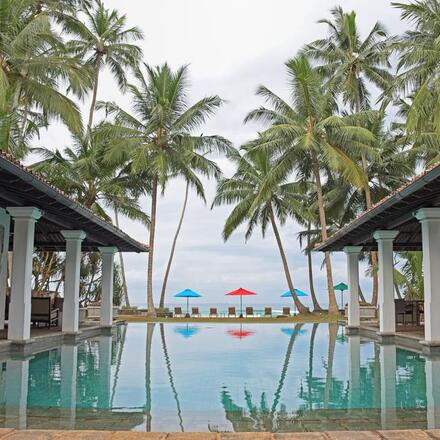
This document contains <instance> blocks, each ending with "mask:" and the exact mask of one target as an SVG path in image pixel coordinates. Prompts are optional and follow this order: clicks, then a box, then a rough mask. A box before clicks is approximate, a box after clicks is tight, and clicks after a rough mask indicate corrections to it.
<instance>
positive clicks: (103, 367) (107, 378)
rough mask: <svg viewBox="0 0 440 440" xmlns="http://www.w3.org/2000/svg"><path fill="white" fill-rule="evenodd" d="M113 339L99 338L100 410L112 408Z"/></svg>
mask: <svg viewBox="0 0 440 440" xmlns="http://www.w3.org/2000/svg"><path fill="white" fill-rule="evenodd" d="M111 367H112V337H111V336H104V335H102V336H100V337H99V382H100V383H99V390H100V393H99V397H98V408H110V403H111V402H110V400H111V374H112V368H111Z"/></svg>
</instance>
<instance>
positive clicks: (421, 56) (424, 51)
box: [393, 0, 440, 137]
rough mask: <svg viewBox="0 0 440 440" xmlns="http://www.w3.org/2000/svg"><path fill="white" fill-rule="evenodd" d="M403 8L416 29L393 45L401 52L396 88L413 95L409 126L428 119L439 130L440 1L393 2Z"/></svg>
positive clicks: (404, 13)
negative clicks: (439, 43) (439, 44)
mask: <svg viewBox="0 0 440 440" xmlns="http://www.w3.org/2000/svg"><path fill="white" fill-rule="evenodd" d="M393 6H394V7H395V8H398V9H399V10H400V11H401V18H402V19H403V20H406V21H408V22H410V23H411V24H412V25H413V26H414V29H410V30H407V31H406V32H405V33H404V34H403V35H402V36H400V37H399V38H398V41H397V43H396V45H395V46H394V47H395V48H396V49H397V50H398V53H399V64H398V72H400V73H399V74H398V75H397V78H396V92H402V91H403V92H406V93H409V94H410V95H412V96H411V105H410V109H409V112H408V115H407V126H408V129H409V130H411V131H418V130H419V129H420V125H421V126H423V125H424V123H425V122H426V121H429V122H432V123H433V125H434V129H435V132H436V134H437V137H438V135H439V134H440V123H439V119H438V115H439V110H440V107H439V106H440V101H439V99H438V97H439V92H438V91H439V86H440V82H439V76H438V71H439V68H440V48H439V46H438V39H439V37H440V4H439V2H438V1H437V0H419V1H416V2H410V3H393Z"/></svg>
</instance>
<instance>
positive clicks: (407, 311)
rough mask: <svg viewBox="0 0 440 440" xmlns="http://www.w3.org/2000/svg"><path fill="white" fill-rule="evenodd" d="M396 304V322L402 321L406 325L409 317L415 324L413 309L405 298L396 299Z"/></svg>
mask: <svg viewBox="0 0 440 440" xmlns="http://www.w3.org/2000/svg"><path fill="white" fill-rule="evenodd" d="M394 303H395V306H396V324H399V323H402V324H403V325H406V323H407V318H408V320H409V322H410V323H411V324H413V321H414V319H413V311H412V309H411V308H408V307H407V303H406V301H405V300H404V299H396V300H394Z"/></svg>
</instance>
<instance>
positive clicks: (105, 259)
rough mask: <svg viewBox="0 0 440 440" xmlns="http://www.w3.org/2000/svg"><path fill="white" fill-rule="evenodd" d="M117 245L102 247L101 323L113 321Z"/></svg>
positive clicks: (108, 324) (103, 324)
mask: <svg viewBox="0 0 440 440" xmlns="http://www.w3.org/2000/svg"><path fill="white" fill-rule="evenodd" d="M117 250H118V249H117V248H116V247H113V246H112V247H100V248H99V252H101V257H102V287H101V325H102V326H111V325H112V323H113V260H114V256H115V253H116V252H117Z"/></svg>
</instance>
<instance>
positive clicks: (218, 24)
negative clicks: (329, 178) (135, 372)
mask: <svg viewBox="0 0 440 440" xmlns="http://www.w3.org/2000/svg"><path fill="white" fill-rule="evenodd" d="M105 4H106V6H107V7H109V8H116V9H118V10H119V12H120V13H121V14H127V19H128V23H129V25H137V26H138V27H140V28H141V29H142V30H143V32H144V34H145V40H144V41H142V42H140V43H139V45H140V46H141V47H142V49H143V52H144V59H145V61H146V62H147V63H148V64H150V65H159V64H162V63H164V62H168V63H169V64H170V66H171V67H172V68H177V67H179V66H181V65H182V64H188V65H189V73H190V83H191V89H190V93H189V102H190V104H191V103H193V102H195V101H196V100H198V99H200V98H202V97H204V96H206V95H213V94H217V95H219V96H220V97H221V98H223V99H224V100H226V101H227V103H226V104H225V105H224V106H223V108H222V109H221V110H220V111H219V112H218V113H217V115H216V116H215V117H214V118H212V119H211V120H210V121H209V122H208V123H207V124H206V125H205V126H204V127H203V129H202V130H201V131H202V132H203V133H204V134H219V135H222V136H224V137H226V138H228V139H230V140H231V141H232V142H233V143H234V145H235V146H236V147H239V146H240V144H241V143H243V142H244V141H247V140H250V139H252V138H253V137H255V134H256V132H257V130H258V129H261V127H259V126H257V125H252V124H248V125H243V119H244V117H245V115H246V114H247V113H248V112H249V111H250V110H252V109H253V108H255V107H257V106H259V105H261V104H262V101H261V99H260V98H258V97H256V96H255V90H256V88H257V86H258V85H260V84H264V85H266V86H268V87H269V88H270V89H272V90H273V91H275V92H276V93H278V94H280V95H281V96H283V97H284V98H285V99H288V88H287V77H286V71H285V68H284V63H285V61H287V60H288V59H289V58H291V57H293V56H295V54H296V53H297V51H298V50H299V49H300V48H301V47H302V46H303V45H304V44H306V43H308V42H311V41H313V40H315V39H317V38H323V37H324V36H325V35H326V27H325V25H323V24H318V23H317V21H318V20H319V19H321V18H324V17H328V16H329V10H330V9H331V8H332V7H333V6H335V5H336V4H338V5H341V6H342V7H343V9H344V10H347V11H349V10H352V9H354V10H356V12H357V15H358V26H359V28H360V31H361V33H362V35H364V36H365V35H366V33H367V32H368V31H369V30H370V29H371V27H372V26H373V25H374V23H375V22H376V21H377V20H378V19H379V20H380V21H381V22H382V23H383V24H384V25H385V26H386V28H387V29H388V31H389V32H390V33H391V34H396V33H401V32H402V31H404V30H405V29H406V23H402V22H401V21H400V19H399V12H398V11H397V10H395V9H393V8H392V6H391V2H389V1H387V0H344V1H339V2H336V1H335V0H309V1H304V0H296V1H294V0H272V1H270V2H269V1H264V0H209V1H208V0H160V1H139V0H126V1H123V2H122V1H117V0H105ZM98 99H99V100H115V101H118V103H120V105H121V106H122V107H123V108H125V109H130V100H129V98H128V97H127V96H122V95H121V94H120V93H119V91H118V90H117V86H116V83H115V81H114V80H113V79H112V77H111V75H110V74H109V72H104V73H103V75H102V76H101V82H100V86H99V90H98ZM89 102H90V97H88V98H87V99H86V100H85V101H84V103H83V104H82V105H83V108H84V115H86V110H87V108H88V106H89ZM99 118H100V116H99V115H97V117H96V120H99ZM39 142H40V144H41V145H43V144H44V145H45V146H46V147H51V148H63V147H65V146H68V145H69V142H70V136H69V134H68V132H67V131H66V129H65V128H63V127H62V126H60V125H59V124H52V125H51V126H50V128H49V129H48V131H47V132H45V133H43V135H42V137H41V139H40V141H39ZM218 163H219V165H220V166H221V168H222V170H223V172H224V174H225V175H226V176H230V175H231V174H232V172H233V168H232V167H231V164H230V163H228V161H227V160H226V159H224V158H218ZM215 188H216V184H215V182H214V181H205V190H206V194H207V204H206V205H205V204H204V203H203V202H202V201H201V200H200V199H198V198H197V196H196V195H195V194H194V193H193V194H191V195H190V199H189V204H188V209H187V215H186V218H185V220H184V224H183V227H182V231H181V236H180V238H179V242H178V244H177V252H176V255H175V260H174V264H173V267H172V271H171V276H170V280H169V284H168V293H167V295H168V296H167V299H168V301H169V302H173V303H174V302H175V300H173V299H172V295H173V294H174V293H177V292H178V291H180V290H182V289H185V288H192V289H194V290H196V291H198V292H200V293H201V294H203V295H204V298H203V300H202V301H205V302H207V303H208V302H209V303H212V304H214V303H219V302H225V298H224V294H225V293H226V292H228V291H230V290H233V289H235V288H238V287H245V288H248V289H250V290H254V291H255V292H257V293H258V296H257V297H255V300H254V301H253V302H254V303H260V304H263V303H265V304H273V303H280V299H279V295H280V294H281V293H282V292H284V291H286V290H287V284H286V281H285V277H284V272H283V269H282V266H281V261H280V256H279V252H278V248H277V246H276V243H275V239H274V237H273V234H272V232H271V231H268V232H267V234H266V237H265V238H264V239H263V238H262V237H261V232H260V231H259V230H255V232H254V235H253V237H252V238H251V239H250V240H249V241H248V242H247V243H245V240H244V234H243V230H237V231H236V233H234V234H233V236H232V237H231V238H230V239H229V241H228V242H227V243H224V241H223V239H222V236H221V231H222V228H223V224H224V221H225V219H226V217H227V215H228V213H229V212H230V210H231V208H230V207H227V206H225V207H220V208H215V209H214V210H211V209H210V207H211V202H212V199H213V197H214V195H215ZM184 190H185V184H184V182H183V181H180V180H175V181H173V182H172V183H170V184H169V186H168V187H167V189H166V193H165V195H164V197H162V198H161V199H160V200H159V204H158V226H157V232H156V249H155V265H154V291H155V298H156V301H158V297H159V295H160V289H161V285H162V280H163V275H164V271H165V266H166V262H167V258H168V255H169V250H170V246H171V241H172V238H173V235H174V232H175V229H176V226H177V221H178V216H179V214H180V210H181V206H182V203H183V196H184ZM142 207H143V208H144V210H145V211H146V212H149V211H150V203H149V200H148V199H143V200H142ZM121 228H122V229H123V230H124V231H125V232H127V233H129V234H130V235H131V236H132V237H134V238H136V239H137V240H139V241H141V242H144V243H145V242H147V241H148V231H147V230H146V228H145V227H144V226H141V225H139V224H137V223H135V222H132V221H130V220H128V219H122V220H121ZM300 230H301V228H300V227H299V226H298V225H297V224H295V223H294V222H293V221H290V222H288V224H287V225H286V226H285V227H283V228H282V229H281V235H282V240H283V243H284V245H285V250H286V253H287V256H288V260H289V264H290V269H291V274H292V277H293V282H294V284H295V286H296V287H297V288H299V289H301V290H304V291H306V292H309V285H308V275H307V259H306V256H305V255H304V254H303V253H302V252H301V249H300V247H299V242H298V238H297V233H298V232H299V231H300ZM146 261H147V257H146V255H138V254H125V262H126V269H127V272H126V275H127V282H128V288H129V295H130V298H131V301H132V303H134V304H138V305H143V304H145V303H146ZM313 261H314V273H315V289H316V292H317V295H318V298H319V299H320V300H321V301H322V303H323V304H326V302H327V292H326V280H325V272H324V270H322V268H321V265H322V255H321V254H319V253H316V254H314V255H313ZM332 261H333V277H334V281H335V284H336V283H339V282H340V281H345V282H346V265H345V258H344V255H341V254H337V253H335V254H333V255H332ZM364 271H365V267H361V285H362V287H363V290H364V292H365V293H366V294H367V296H368V294H369V293H371V280H370V279H369V278H366V277H365V275H364ZM338 298H339V296H338ZM305 302H306V303H309V301H308V300H306V301H305Z"/></svg>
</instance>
